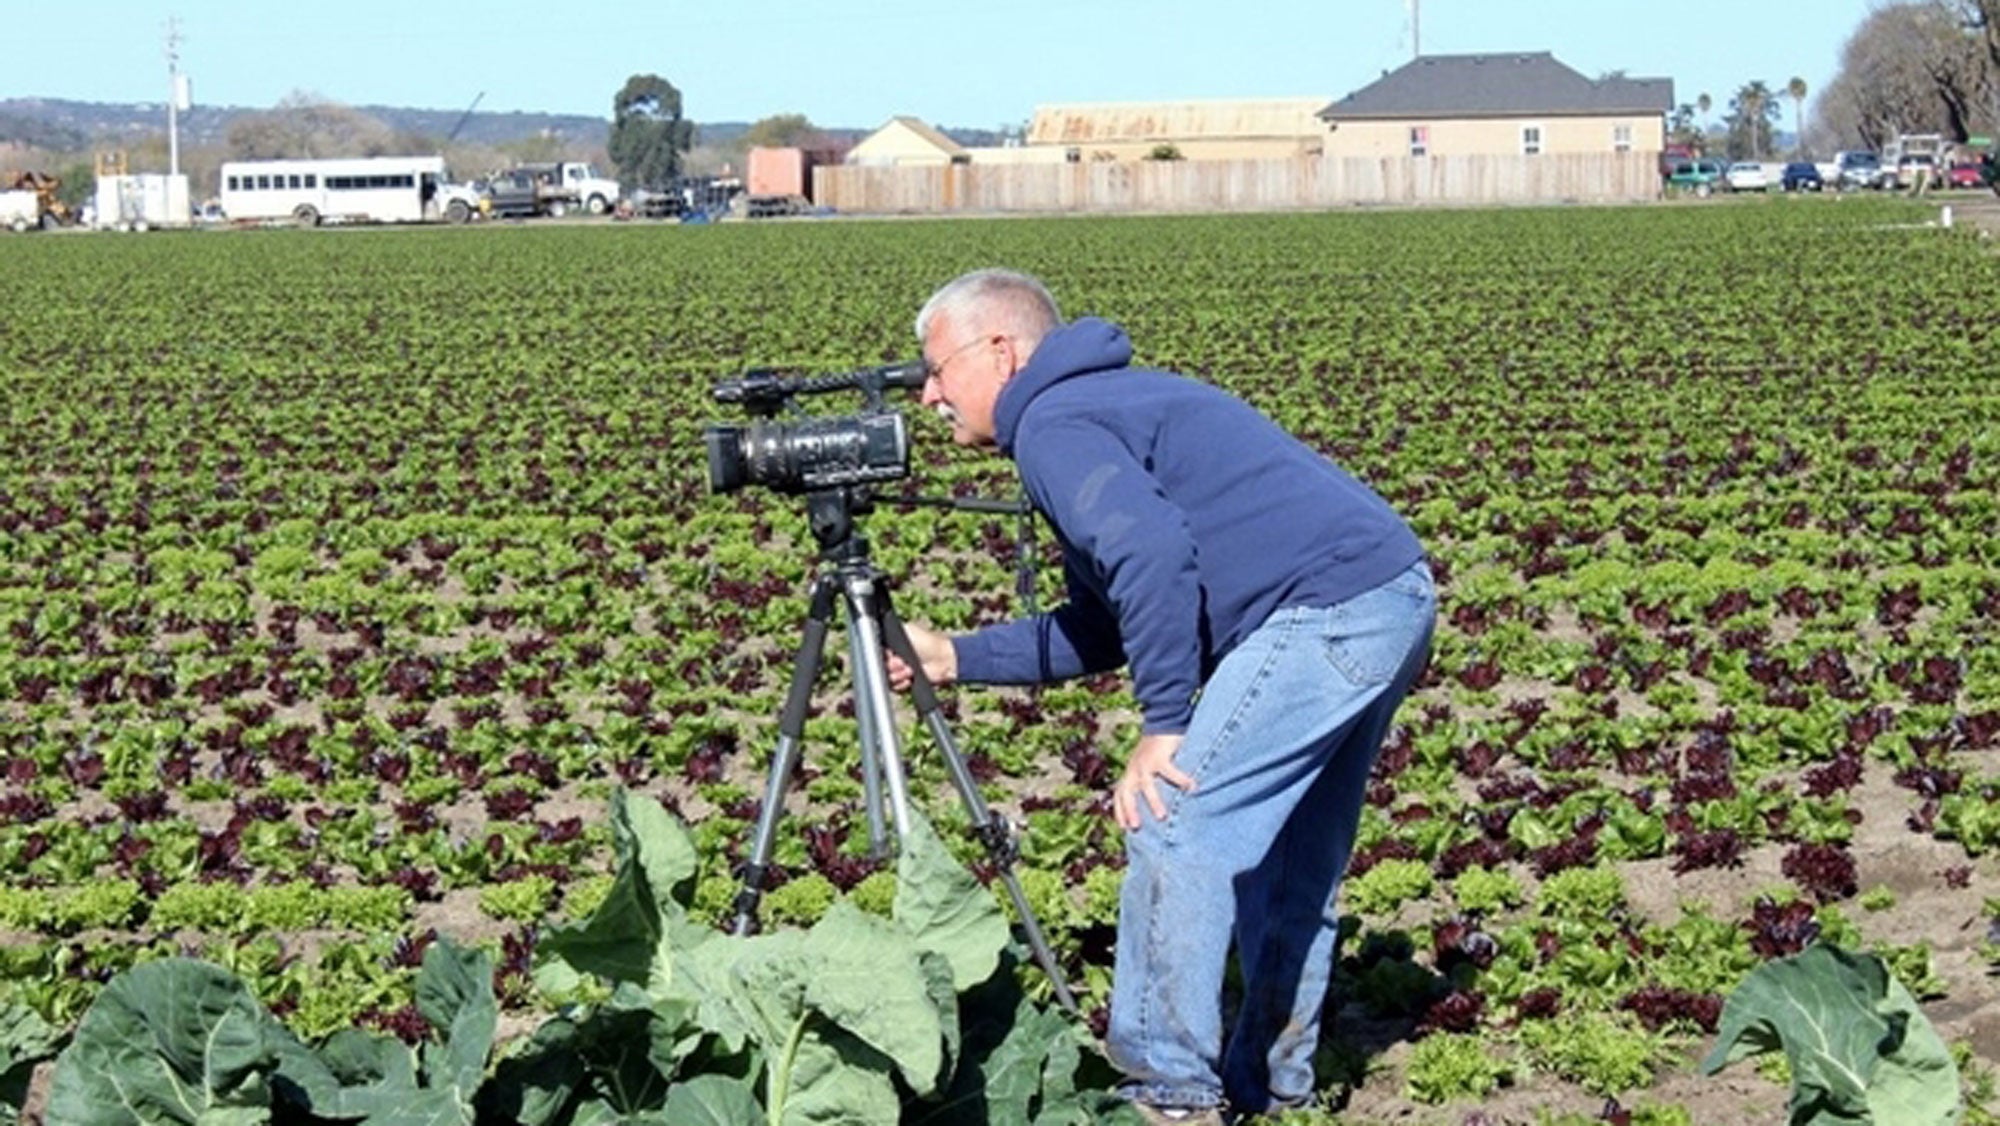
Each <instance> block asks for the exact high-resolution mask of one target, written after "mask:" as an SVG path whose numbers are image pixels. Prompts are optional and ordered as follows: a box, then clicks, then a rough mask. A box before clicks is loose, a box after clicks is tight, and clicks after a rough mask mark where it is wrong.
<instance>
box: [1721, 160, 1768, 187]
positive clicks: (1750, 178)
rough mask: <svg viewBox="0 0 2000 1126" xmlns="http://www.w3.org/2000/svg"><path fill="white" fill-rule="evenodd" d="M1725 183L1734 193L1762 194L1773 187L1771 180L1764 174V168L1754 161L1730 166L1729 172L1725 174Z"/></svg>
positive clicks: (1739, 162)
mask: <svg viewBox="0 0 2000 1126" xmlns="http://www.w3.org/2000/svg"><path fill="white" fill-rule="evenodd" d="M1723 182H1724V183H1726V184H1727V185H1728V186H1729V190H1730V191H1732V192H1761V191H1763V190H1765V189H1766V188H1769V187H1770V186H1771V181H1770V178H1769V177H1768V176H1766V175H1765V174H1764V166H1763V165H1761V164H1759V163H1757V162H1756V161H1754V160H1739V161H1737V162H1736V163H1735V164H1732V165H1730V166H1729V171H1728V172H1726V173H1724V174H1723Z"/></svg>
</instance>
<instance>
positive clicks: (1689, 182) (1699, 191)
mask: <svg viewBox="0 0 2000 1126" xmlns="http://www.w3.org/2000/svg"><path fill="white" fill-rule="evenodd" d="M1727 171H1728V168H1727V166H1726V165H1724V164H1723V163H1722V162H1721V161H1719V160H1709V159H1707V158H1705V157H1696V158H1694V159H1692V160H1690V159H1686V158H1683V159H1680V160H1676V161H1674V162H1673V163H1672V164H1671V165H1670V166H1669V167H1668V169H1667V186H1668V187H1670V188H1681V189H1684V190H1686V191H1691V192H1693V193H1694V194H1696V195H1698V196H1706V195H1708V194H1709V193H1710V192H1712V191H1714V190H1715V186H1716V185H1717V184H1720V183H1721V182H1722V177H1723V175H1724V173H1726V172H1727Z"/></svg>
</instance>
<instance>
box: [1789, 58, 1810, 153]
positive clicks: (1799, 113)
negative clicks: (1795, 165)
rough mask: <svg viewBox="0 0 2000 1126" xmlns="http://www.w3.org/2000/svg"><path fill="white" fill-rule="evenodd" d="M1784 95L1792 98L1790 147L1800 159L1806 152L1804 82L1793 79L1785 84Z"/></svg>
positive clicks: (1803, 80)
mask: <svg viewBox="0 0 2000 1126" xmlns="http://www.w3.org/2000/svg"><path fill="white" fill-rule="evenodd" d="M1785 93H1787V94H1790V95H1791V97H1792V131H1793V133H1794V134H1795V136H1794V137H1793V138H1792V147H1793V148H1795V149H1796V150H1797V151H1798V155H1799V156H1800V157H1804V156H1805V152H1806V80H1805V79H1803V78H1796V77H1795V78H1793V79H1792V80H1791V81H1790V82H1787V83H1785Z"/></svg>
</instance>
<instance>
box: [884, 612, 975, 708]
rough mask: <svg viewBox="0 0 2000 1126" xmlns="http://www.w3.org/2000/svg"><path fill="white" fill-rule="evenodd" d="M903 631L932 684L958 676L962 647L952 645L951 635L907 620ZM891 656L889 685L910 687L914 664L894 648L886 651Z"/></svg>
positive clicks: (949, 680)
mask: <svg viewBox="0 0 2000 1126" xmlns="http://www.w3.org/2000/svg"><path fill="white" fill-rule="evenodd" d="M903 632H905V633H907V634H909V635H910V648H912V649H914V650H916V651H917V660H919V661H921V662H923V666H924V675H925V676H926V677H928V678H929V679H930V682H931V683H932V684H936V685H944V684H950V683H951V682H952V681H954V680H957V679H958V650H957V649H955V648H953V647H952V644H951V638H950V637H948V636H946V635H944V634H942V633H939V632H937V631H936V630H933V629H926V628H924V627H923V626H919V625H912V624H910V623H908V622H905V623H903ZM884 655H885V656H886V657H887V658H888V661H887V663H888V666H889V687H891V688H894V689H895V690H896V691H898V692H901V691H902V690H903V689H905V688H908V687H909V686H910V681H911V679H912V677H911V675H910V666H909V665H907V664H905V663H904V661H903V659H902V658H901V657H898V656H897V655H896V653H895V651H894V650H892V649H886V648H885V650H884Z"/></svg>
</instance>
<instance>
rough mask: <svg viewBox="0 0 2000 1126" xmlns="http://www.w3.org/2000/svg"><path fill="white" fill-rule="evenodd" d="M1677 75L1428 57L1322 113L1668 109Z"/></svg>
mask: <svg viewBox="0 0 2000 1126" xmlns="http://www.w3.org/2000/svg"><path fill="white" fill-rule="evenodd" d="M1673 104H1674V80H1673V79H1671V78H1626V77H1623V76H1612V77H1608V78H1599V79H1596V80H1592V79H1589V78H1585V77H1584V76H1583V75H1581V74H1578V73H1577V72H1576V71H1574V70H1571V69H1570V68H1569V67H1567V66H1564V65H1563V64H1562V63H1559V62H1557V61H1556V58H1555V56H1554V55H1552V54H1550V53H1549V52H1547V51H1535V52H1528V53H1514V54H1498V55H1423V56H1420V57H1418V58H1415V59H1412V60H1411V61H1409V62H1407V63H1405V64H1403V65H1402V66H1400V67H1397V68H1396V69H1395V70H1392V71H1390V72H1389V73H1387V74H1385V75H1383V76H1382V77H1381V78H1379V79H1377V80H1376V81H1374V82H1371V83H1369V84H1368V85H1366V86H1363V87H1362V88H1361V89H1359V90H1356V91H1355V92H1353V93H1352V94H1349V95H1347V96H1346V97H1344V98H1340V99H1338V100H1336V101H1334V102H1333V103H1331V104H1330V105H1328V106H1326V108H1324V109H1322V110H1320V111H1319V115H1318V116H1319V117H1321V118H1323V119H1325V120H1327V121H1353V120H1366V119H1369V118H1399V117H1514V116H1520V115H1538V114H1547V115H1550V116H1577V115H1600V114H1617V113H1649V114H1650V113H1666V112H1668V111H1670V110H1672V109H1673Z"/></svg>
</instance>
